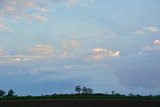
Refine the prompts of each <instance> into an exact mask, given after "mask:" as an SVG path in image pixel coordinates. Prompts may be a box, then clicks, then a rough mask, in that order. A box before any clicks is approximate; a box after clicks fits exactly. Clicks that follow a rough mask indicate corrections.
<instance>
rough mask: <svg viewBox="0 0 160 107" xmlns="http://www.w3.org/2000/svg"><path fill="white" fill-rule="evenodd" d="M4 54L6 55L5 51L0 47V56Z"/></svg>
mask: <svg viewBox="0 0 160 107" xmlns="http://www.w3.org/2000/svg"><path fill="white" fill-rule="evenodd" d="M5 55H6V52H5V51H4V50H2V49H0V57H2V56H5Z"/></svg>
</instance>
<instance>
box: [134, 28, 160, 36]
mask: <svg viewBox="0 0 160 107" xmlns="http://www.w3.org/2000/svg"><path fill="white" fill-rule="evenodd" d="M159 31H160V29H159V28H157V27H154V26H150V27H143V28H141V29H140V30H137V31H136V32H135V33H136V34H144V33H147V32H151V33H155V32H159Z"/></svg>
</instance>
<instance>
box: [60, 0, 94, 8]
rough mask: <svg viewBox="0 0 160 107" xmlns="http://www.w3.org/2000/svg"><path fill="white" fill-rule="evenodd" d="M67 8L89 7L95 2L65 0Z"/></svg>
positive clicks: (92, 0)
mask: <svg viewBox="0 0 160 107" xmlns="http://www.w3.org/2000/svg"><path fill="white" fill-rule="evenodd" d="M63 1H64V3H65V6H66V7H73V6H77V5H79V6H88V5H90V4H93V3H94V0H63Z"/></svg>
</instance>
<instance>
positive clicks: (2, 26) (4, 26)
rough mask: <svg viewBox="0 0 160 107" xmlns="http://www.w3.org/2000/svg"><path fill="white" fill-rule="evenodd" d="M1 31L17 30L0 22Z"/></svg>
mask: <svg viewBox="0 0 160 107" xmlns="http://www.w3.org/2000/svg"><path fill="white" fill-rule="evenodd" d="M0 32H11V33H13V32H15V31H14V30H13V29H11V28H10V27H8V26H7V25H6V24H4V23H0Z"/></svg>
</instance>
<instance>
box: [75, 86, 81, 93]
mask: <svg viewBox="0 0 160 107" xmlns="http://www.w3.org/2000/svg"><path fill="white" fill-rule="evenodd" d="M74 90H75V91H76V94H80V93H81V91H82V89H81V86H76V87H75V89H74Z"/></svg>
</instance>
